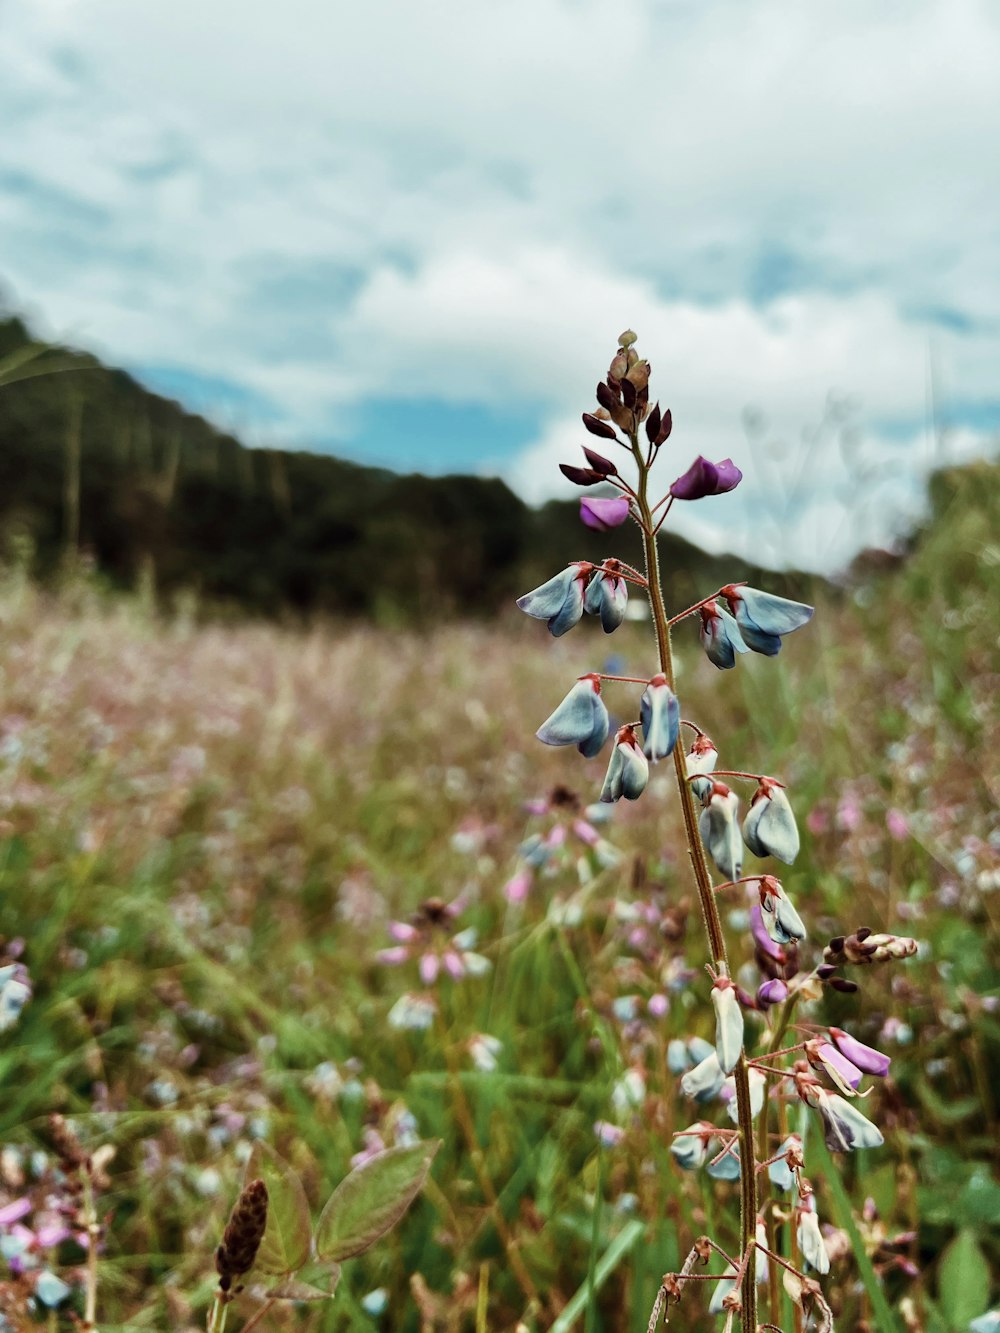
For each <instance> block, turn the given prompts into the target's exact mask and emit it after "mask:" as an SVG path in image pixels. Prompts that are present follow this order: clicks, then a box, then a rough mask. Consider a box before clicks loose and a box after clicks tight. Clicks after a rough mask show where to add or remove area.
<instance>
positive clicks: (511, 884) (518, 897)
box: [503, 866, 533, 903]
mask: <svg viewBox="0 0 1000 1333" xmlns="http://www.w3.org/2000/svg"><path fill="white" fill-rule="evenodd" d="M532 882H533V877H532V874H531V871H530V870H529V869H528V868H527V867H526V866H522V867H521V869H520V870H518V871H516V872H515V873H514V874H513V875H512V876H511V877H510V879H509V880H508V881H507V883H506V884H505V885H504V888H503V891H504V895H505V897H506V899H507V901H508V902H509V903H523V902H524V900H525V898H527V896H528V894H529V892H530V891H531V885H532Z"/></svg>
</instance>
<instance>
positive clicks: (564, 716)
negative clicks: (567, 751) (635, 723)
mask: <svg viewBox="0 0 1000 1333" xmlns="http://www.w3.org/2000/svg"><path fill="white" fill-rule="evenodd" d="M609 729H610V723H609V721H608V710H607V709H606V708H605V706H604V700H603V699H602V698H601V679H600V677H599V676H597V675H595V674H594V673H593V672H591V673H589V674H588V675H586V676H581V677H580V678H579V680H578V681H577V682H576V684H575V685H574V686H573V688H572V689H571V690H570V692H569V694H567V695H566V697H565V699H563V701H562V703H561V704H560V705H559V707H558V708H557V709H556V710H555V712H554V713H552V714H551V715H550V716H549V717H547V718H546V719H545V721H544V722H543V723H542V725H541V726H540V727H539V728H538V730H537V731H536V732H535V735H536V736H537V737H538V739H539V740H540V741H542V742H543V743H544V744H545V745H575V746H576V748H577V749H578V750H579V751H580V753H581V754H582V755H583V757H584V758H585V759H593V757H594V756H595V755H596V754H599V753H600V751H601V749H602V748H603V746H604V742H605V741H606V740H607V739H608V731H609Z"/></svg>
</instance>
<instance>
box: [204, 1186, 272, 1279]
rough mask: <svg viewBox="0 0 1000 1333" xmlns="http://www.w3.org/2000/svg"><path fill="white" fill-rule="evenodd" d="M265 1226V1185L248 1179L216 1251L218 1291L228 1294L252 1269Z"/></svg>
mask: <svg viewBox="0 0 1000 1333" xmlns="http://www.w3.org/2000/svg"><path fill="white" fill-rule="evenodd" d="M266 1226H267V1186H266V1185H265V1184H264V1182H263V1181H262V1180H251V1181H250V1183H249V1184H248V1185H245V1186H244V1187H243V1190H242V1192H241V1194H240V1197H239V1198H238V1199H237V1200H236V1203H235V1204H234V1205H233V1211H232V1212H231V1213H230V1214H229V1221H228V1222H227V1224H226V1229H225V1231H224V1232H223V1233H222V1244H221V1245H220V1246H219V1248H218V1249H217V1250H216V1252H215V1268H216V1271H217V1272H218V1274H219V1288H220V1290H222V1291H229V1290H230V1289H231V1287H232V1285H233V1283H234V1282H235V1281H236V1280H237V1279H239V1278H241V1277H243V1276H244V1274H246V1273H249V1272H250V1269H251V1268H253V1265H254V1260H255V1259H256V1258H257V1251H258V1250H259V1249H260V1243H261V1241H262V1240H263V1239H264V1229H265V1227H266Z"/></svg>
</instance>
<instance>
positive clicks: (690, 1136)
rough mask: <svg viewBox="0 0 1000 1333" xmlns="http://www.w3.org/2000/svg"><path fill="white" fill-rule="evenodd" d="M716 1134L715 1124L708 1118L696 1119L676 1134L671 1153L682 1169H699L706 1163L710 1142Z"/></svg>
mask: <svg viewBox="0 0 1000 1333" xmlns="http://www.w3.org/2000/svg"><path fill="white" fill-rule="evenodd" d="M714 1134H715V1126H714V1125H710V1124H709V1122H708V1121H707V1120H696V1121H695V1122H694V1124H693V1125H689V1126H688V1128H687V1129H685V1130H682V1131H681V1132H680V1133H679V1134H675V1135H674V1141H673V1143H672V1144H671V1145H670V1153H671V1156H672V1157H673V1158H674V1161H675V1162H676V1163H677V1165H678V1166H679V1167H680V1168H681V1170H682V1171H697V1170H698V1168H699V1167H702V1166H704V1165H705V1158H706V1157H707V1156H708V1142H709V1139H711V1138H712V1136H713V1135H714Z"/></svg>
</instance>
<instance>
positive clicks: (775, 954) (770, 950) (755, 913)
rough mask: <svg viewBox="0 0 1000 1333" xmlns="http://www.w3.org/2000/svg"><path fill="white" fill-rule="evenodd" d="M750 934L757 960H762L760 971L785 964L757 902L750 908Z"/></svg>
mask: <svg viewBox="0 0 1000 1333" xmlns="http://www.w3.org/2000/svg"><path fill="white" fill-rule="evenodd" d="M775 883H777V880H775ZM750 934H751V935H752V936H753V942H754V944H755V945H756V947H757V953H758V959H759V960H762V961H761V970H762V971H767V970H768V965H773V964H777V965H778V966H780V967H783V966H784V965H785V964H786V963H787V961H788V955H787V954H786V953H785V950H784V949H783V948H782V947H781V945H780V944H778V943H777V941H775V940H773V939H772V938H771V935H770V932H769V931H768V928H767V925H766V924H765V921H764V913H763V912H762V911H761V906H760V903H759V902H755V903H754V905H753V906H752V907H751V908H750Z"/></svg>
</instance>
